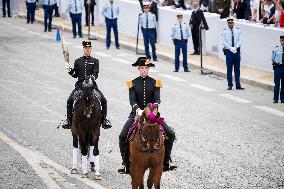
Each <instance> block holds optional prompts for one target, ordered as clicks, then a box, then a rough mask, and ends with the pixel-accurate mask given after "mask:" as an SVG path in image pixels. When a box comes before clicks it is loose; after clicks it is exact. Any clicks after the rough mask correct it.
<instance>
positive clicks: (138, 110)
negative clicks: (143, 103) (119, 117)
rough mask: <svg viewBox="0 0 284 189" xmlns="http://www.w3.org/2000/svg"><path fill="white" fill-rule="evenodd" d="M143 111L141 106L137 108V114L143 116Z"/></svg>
mask: <svg viewBox="0 0 284 189" xmlns="http://www.w3.org/2000/svg"><path fill="white" fill-rule="evenodd" d="M143 112H144V111H143V110H141V109H140V108H138V109H137V110H136V115H138V116H142V114H143Z"/></svg>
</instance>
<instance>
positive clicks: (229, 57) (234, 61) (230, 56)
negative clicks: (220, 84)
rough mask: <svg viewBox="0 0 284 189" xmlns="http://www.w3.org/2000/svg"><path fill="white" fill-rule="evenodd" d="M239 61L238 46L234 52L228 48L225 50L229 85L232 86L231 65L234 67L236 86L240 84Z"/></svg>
mask: <svg viewBox="0 0 284 189" xmlns="http://www.w3.org/2000/svg"><path fill="white" fill-rule="evenodd" d="M240 62H241V52H240V48H238V49H237V53H235V54H234V53H232V52H231V51H230V50H229V49H227V50H226V65H227V81H228V86H229V87H232V86H233V78H232V72H233V67H234V73H235V82H236V87H240V86H241V82H240Z"/></svg>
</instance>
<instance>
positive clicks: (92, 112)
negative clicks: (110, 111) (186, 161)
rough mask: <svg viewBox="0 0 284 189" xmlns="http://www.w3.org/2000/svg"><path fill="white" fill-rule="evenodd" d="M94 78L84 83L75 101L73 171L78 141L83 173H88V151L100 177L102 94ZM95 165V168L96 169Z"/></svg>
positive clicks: (72, 130)
mask: <svg viewBox="0 0 284 189" xmlns="http://www.w3.org/2000/svg"><path fill="white" fill-rule="evenodd" d="M95 86H96V84H95V80H94V79H93V78H87V79H86V80H85V81H84V82H83V85H82V88H81V91H80V93H81V94H80V97H79V98H78V99H77V100H76V101H75V105H74V111H73V117H72V127H71V132H72V136H73V166H72V170H71V173H72V174H75V173H77V170H78V169H77V154H78V142H79V145H80V149H81V155H82V165H81V168H82V174H83V175H86V174H87V173H88V152H89V157H90V159H89V160H90V163H91V165H92V171H95V175H96V179H100V171H99V169H100V165H99V150H98V142H99V136H100V125H101V120H102V114H101V102H100V95H99V93H98V92H97V91H96V87H95ZM94 167H95V169H94Z"/></svg>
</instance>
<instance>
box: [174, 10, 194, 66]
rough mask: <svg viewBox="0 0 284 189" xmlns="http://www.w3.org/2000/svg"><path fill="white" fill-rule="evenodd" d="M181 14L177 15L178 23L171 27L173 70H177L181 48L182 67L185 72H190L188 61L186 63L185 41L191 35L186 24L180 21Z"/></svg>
mask: <svg viewBox="0 0 284 189" xmlns="http://www.w3.org/2000/svg"><path fill="white" fill-rule="evenodd" d="M182 17H183V16H182V15H181V14H178V15H177V21H178V23H177V24H175V25H174V26H173V27H172V34H171V37H172V40H173V43H174V45H175V70H174V72H178V71H179V55H180V49H181V50H182V55H183V69H184V71H185V72H190V71H189V70H188V63H187V41H188V38H189V37H190V36H191V33H190V31H189V27H188V25H186V24H185V23H183V22H182Z"/></svg>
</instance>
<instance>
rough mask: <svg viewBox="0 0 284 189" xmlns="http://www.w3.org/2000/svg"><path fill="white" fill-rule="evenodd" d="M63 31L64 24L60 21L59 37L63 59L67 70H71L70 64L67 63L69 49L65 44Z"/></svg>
mask: <svg viewBox="0 0 284 189" xmlns="http://www.w3.org/2000/svg"><path fill="white" fill-rule="evenodd" d="M63 31H64V25H63V24H62V23H61V30H60V34H61V38H62V42H61V44H62V51H63V56H64V60H65V62H66V63H65V64H67V65H66V66H67V67H68V68H67V69H69V71H70V70H71V65H70V63H69V51H68V47H67V44H66V41H65V39H64V35H63Z"/></svg>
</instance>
